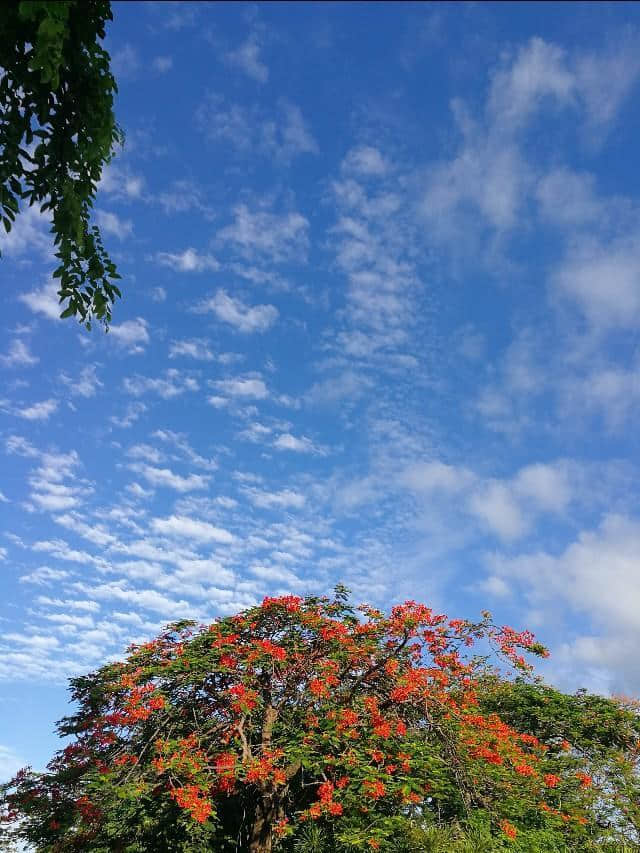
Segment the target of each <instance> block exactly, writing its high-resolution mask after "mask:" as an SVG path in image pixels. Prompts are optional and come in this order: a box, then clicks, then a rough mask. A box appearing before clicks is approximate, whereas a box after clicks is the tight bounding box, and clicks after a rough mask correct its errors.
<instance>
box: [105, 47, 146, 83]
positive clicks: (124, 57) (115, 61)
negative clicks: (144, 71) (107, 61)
mask: <svg viewBox="0 0 640 853" xmlns="http://www.w3.org/2000/svg"><path fill="white" fill-rule="evenodd" d="M139 69H140V58H139V56H138V52H137V51H136V49H135V48H134V47H133V46H132V45H130V44H124V45H123V46H122V47H121V48H119V49H118V50H115V51H113V52H112V54H111V70H112V72H113V75H114V77H115V78H116V80H118V79H121V78H126V77H135V75H136V74H137V72H138V70H139Z"/></svg>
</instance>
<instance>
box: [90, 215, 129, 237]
mask: <svg viewBox="0 0 640 853" xmlns="http://www.w3.org/2000/svg"><path fill="white" fill-rule="evenodd" d="M96 221H97V223H98V225H99V227H100V228H101V229H102V230H103V231H104V233H105V234H112V235H113V236H114V237H117V238H118V240H124V239H126V238H127V237H130V236H131V234H133V222H131V220H130V219H120V217H119V216H117V214H115V213H110V212H108V211H105V210H98V211H97V212H96Z"/></svg>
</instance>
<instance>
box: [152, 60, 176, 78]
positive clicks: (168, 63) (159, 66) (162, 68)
mask: <svg viewBox="0 0 640 853" xmlns="http://www.w3.org/2000/svg"><path fill="white" fill-rule="evenodd" d="M151 67H152V68H153V70H154V71H157V72H158V74H166V72H167V71H170V70H171V69H172V68H173V58H172V57H171V56H156V57H155V58H154V59H153V62H152V63H151Z"/></svg>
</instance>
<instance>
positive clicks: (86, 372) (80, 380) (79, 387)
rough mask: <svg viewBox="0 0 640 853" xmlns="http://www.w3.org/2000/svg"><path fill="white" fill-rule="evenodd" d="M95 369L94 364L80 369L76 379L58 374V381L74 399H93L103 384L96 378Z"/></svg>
mask: <svg viewBox="0 0 640 853" xmlns="http://www.w3.org/2000/svg"><path fill="white" fill-rule="evenodd" d="M97 367H98V366H97V365H96V364H88V365H87V366H86V367H83V368H82V370H81V371H80V375H79V376H78V377H77V378H76V379H73V378H71V377H70V376H67V375H66V373H62V374H60V379H61V381H62V382H63V383H64V384H65V385H66V386H67V387H68V388H69V391H70V392H71V394H72V395H73V396H74V397H75V396H79V397H86V398H89V397H95V395H96V391H97V390H98V388H102V387H103V383H102V382H101V381H100V380H99V379H98V377H97V376H96V370H97Z"/></svg>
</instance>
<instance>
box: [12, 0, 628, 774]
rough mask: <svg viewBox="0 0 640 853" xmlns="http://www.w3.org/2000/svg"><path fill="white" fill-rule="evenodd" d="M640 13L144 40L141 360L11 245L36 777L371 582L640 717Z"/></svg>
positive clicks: (254, 12)
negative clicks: (157, 648)
mask: <svg viewBox="0 0 640 853" xmlns="http://www.w3.org/2000/svg"><path fill="white" fill-rule="evenodd" d="M639 26H640V6H638V5H635V4H610V5H609V4H576V3H573V4H562V5H560V4H558V5H556V4H543V5H540V4H526V3H523V4H517V5H516V4H514V5H509V4H470V5H464V4H455V5H447V4H437V5H418V4H406V5H405V4H401V3H395V4H384V3H380V4H327V5H325V4H322V3H315V4H292V3H287V4H283V5H280V4H277V3H274V4H264V5H259V6H252V5H242V4H221V5H215V4H213V5H208V4H205V3H198V4H189V3H180V4H171V3H144V4H143V3H128V4H119V3H116V4H115V6H114V22H113V24H112V25H111V26H110V28H109V33H108V48H109V50H110V51H111V53H112V57H113V66H114V71H115V73H116V76H117V79H118V81H119V85H120V94H119V97H118V102H117V113H118V118H119V121H120V123H121V124H122V126H123V127H124V129H125V131H126V135H127V139H126V144H125V147H124V149H123V150H122V151H121V152H120V153H119V154H118V156H117V158H116V159H115V160H114V162H113V164H112V165H111V166H110V167H109V169H108V171H107V172H106V173H105V175H104V179H103V181H102V184H101V187H100V192H99V197H98V200H97V203H96V219H97V222H98V223H99V224H100V225H101V226H102V229H103V234H104V236H105V241H106V243H107V245H108V247H109V249H110V251H111V253H112V255H113V257H114V259H115V260H116V262H117V264H118V266H119V269H120V272H121V273H122V275H123V287H122V290H123V293H124V298H123V299H122V301H121V302H120V303H119V304H118V305H117V306H116V309H115V313H114V322H113V325H112V328H111V330H110V331H109V333H108V334H107V335H105V334H104V333H103V332H101V331H100V330H99V329H95V330H94V331H93V332H92V333H91V334H88V333H86V332H85V331H83V330H82V329H80V328H78V327H77V326H75V325H74V324H73V323H72V322H71V321H68V320H67V321H61V320H59V319H57V315H58V313H59V311H58V308H57V304H56V303H57V299H56V297H55V289H56V286H55V284H54V283H53V282H52V279H51V277H50V276H51V272H52V270H53V268H54V266H53V257H52V247H51V243H50V240H49V235H48V222H47V220H46V217H44V216H41V215H40V214H39V213H38V212H36V211H34V210H30V211H26V212H25V213H24V214H23V215H22V216H21V218H20V220H19V223H17V224H16V227H15V229H14V231H12V233H11V234H10V235H9V237H3V238H2V251H3V258H2V261H1V262H0V263H1V264H2V267H1V268H2V276H3V279H4V282H5V284H4V287H3V288H2V296H1V299H2V329H3V335H2V346H1V349H0V465H1V468H0V470H1V471H2V476H1V478H0V490H1V491H0V519H1V521H0V578H1V583H2V605H1V609H0V650H1V654H0V679H2V682H3V684H2V688H1V689H0V775H6V774H7V773H9V772H11V771H12V770H14V769H16V768H17V767H18V766H20V765H21V764H23V763H25V762H31V763H33V764H34V765H36V766H42V765H43V764H44V762H45V760H46V759H47V758H48V756H49V755H50V754H51V753H52V751H53V749H54V748H55V738H54V735H53V733H52V731H53V724H54V721H55V720H56V719H59V718H60V717H61V716H63V715H64V713H65V712H66V710H67V707H68V706H67V705H66V701H67V700H66V687H65V685H66V679H67V678H68V677H70V676H72V675H74V674H80V673H83V672H86V671H89V670H91V669H93V668H95V667H97V666H98V665H100V664H101V663H103V662H105V661H106V660H108V659H114V658H117V657H119V656H121V655H122V652H123V649H124V648H125V647H126V645H127V644H128V643H129V642H131V641H142V640H144V639H147V638H149V637H150V636H152V635H153V634H154V632H156V631H158V630H159V629H160V628H161V626H162V625H163V624H165V623H166V622H168V621H171V620H174V619H176V618H181V617H192V618H195V619H198V620H207V619H211V618H214V617H215V616H217V615H219V614H224V613H229V612H233V611H236V610H238V609H240V608H243V607H246V606H249V605H252V604H254V603H255V602H257V601H259V600H261V598H262V597H263V596H264V595H265V594H276V593H281V592H294V593H298V594H305V593H325V592H327V591H329V590H331V588H332V587H333V585H334V584H335V583H336V582H338V581H341V582H344V583H346V584H347V585H348V586H349V587H350V588H351V589H352V590H353V591H354V595H355V597H356V598H357V599H358V600H365V601H369V602H372V603H376V604H380V605H385V606H386V605H390V604H391V603H392V602H395V601H397V600H398V599H405V598H414V599H417V600H422V601H425V602H427V603H430V604H432V605H433V606H435V607H436V608H438V609H442V610H445V611H446V612H448V613H450V614H451V615H453V616H458V617H469V618H472V617H475V616H476V615H478V614H479V612H480V611H481V610H483V609H485V608H488V609H491V610H492V611H493V612H494V614H495V617H496V619H497V621H499V622H501V623H509V624H513V625H515V626H516V627H519V628H525V627H527V628H531V629H532V630H534V631H535V632H536V633H537V634H538V636H539V637H540V639H541V640H542V641H543V642H545V643H547V644H548V645H549V646H550V648H551V650H552V657H551V658H550V660H549V662H548V664H547V665H546V666H545V668H544V670H543V671H544V673H545V675H546V677H547V678H548V679H549V680H551V681H552V682H554V683H556V684H558V685H560V686H562V687H563V688H566V689H575V688H576V687H578V686H580V685H584V686H586V687H588V688H590V689H593V690H599V691H603V692H607V691H625V692H627V693H633V692H637V691H638V690H640V666H639V664H638V655H637V645H638V631H639V629H640V615H639V614H640V511H639V510H638V506H639V501H638V499H639V497H640V489H639V487H638V485H637V483H638V438H637V435H638V420H639V414H640V374H639V367H640V351H639V348H638V341H639V338H638V331H639V329H640V239H639V238H640V172H639V171H638V168H637V150H638V134H639V132H640V109H638V105H639V98H640V86H639V78H640V30H639Z"/></svg>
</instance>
